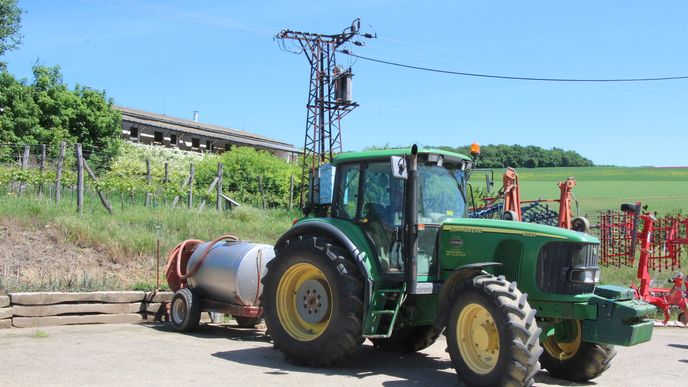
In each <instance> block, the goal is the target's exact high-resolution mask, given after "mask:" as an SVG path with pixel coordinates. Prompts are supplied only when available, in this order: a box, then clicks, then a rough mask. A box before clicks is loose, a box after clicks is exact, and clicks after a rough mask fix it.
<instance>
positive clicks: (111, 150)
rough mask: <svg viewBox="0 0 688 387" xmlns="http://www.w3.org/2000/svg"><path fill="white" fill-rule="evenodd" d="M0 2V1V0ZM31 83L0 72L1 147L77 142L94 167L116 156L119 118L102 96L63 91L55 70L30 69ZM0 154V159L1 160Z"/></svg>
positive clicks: (87, 91) (86, 91) (85, 91)
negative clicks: (5, 144) (31, 72)
mask: <svg viewBox="0 0 688 387" xmlns="http://www.w3.org/2000/svg"><path fill="white" fill-rule="evenodd" d="M0 1H1V0H0ZM33 75H34V79H33V82H32V83H30V84H29V83H27V81H25V80H21V81H20V80H17V79H16V78H14V76H12V75H11V74H9V73H8V72H7V71H0V106H2V108H3V111H2V114H0V136H1V137H2V138H3V141H4V142H6V143H15V144H27V145H37V144H46V145H52V146H51V147H50V149H52V150H56V149H57V144H59V143H60V141H65V142H68V143H76V142H79V143H81V144H83V146H84V154H85V155H86V157H87V158H88V159H89V161H92V162H91V164H92V166H93V167H94V168H98V167H100V166H103V165H104V163H103V161H107V160H110V159H111V158H112V157H113V156H114V155H116V154H117V152H118V150H119V146H120V144H121V141H120V140H119V138H120V136H121V130H122V127H121V115H120V113H119V112H118V111H116V110H115V109H113V108H112V101H111V100H110V99H108V98H107V97H106V95H105V93H104V92H102V91H97V90H92V89H90V88H87V87H84V86H80V85H77V86H76V87H75V88H74V90H69V88H68V87H67V85H66V84H64V82H63V80H62V74H61V73H60V67H59V66H54V67H45V66H41V65H39V64H36V65H34V67H33ZM6 153H7V152H5V154H3V153H0V158H2V157H5V158H6V157H7V154H6Z"/></svg>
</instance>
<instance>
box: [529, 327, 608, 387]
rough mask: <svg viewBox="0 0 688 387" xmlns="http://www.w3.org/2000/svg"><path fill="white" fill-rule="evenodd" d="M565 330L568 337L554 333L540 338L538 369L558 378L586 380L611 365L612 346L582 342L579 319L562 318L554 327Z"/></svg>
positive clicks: (596, 375) (575, 380) (598, 374)
mask: <svg viewBox="0 0 688 387" xmlns="http://www.w3.org/2000/svg"><path fill="white" fill-rule="evenodd" d="M558 328H559V329H561V330H565V331H568V334H567V335H568V336H569V337H570V339H568V340H566V341H564V340H563V339H557V335H556V333H555V334H554V335H552V336H549V337H548V338H547V340H545V341H543V343H542V346H543V347H544V351H543V352H542V355H541V356H540V363H541V364H542V368H544V369H546V370H547V371H548V372H549V373H550V375H552V376H554V377H555V378H559V379H566V380H571V381H574V382H586V381H588V380H591V379H594V378H596V377H598V376H600V375H602V373H603V372H604V371H606V370H607V369H608V368H609V367H610V366H611V361H612V359H613V358H614V356H616V349H614V346H613V345H604V344H596V343H591V342H587V341H583V334H582V329H581V324H580V321H577V320H565V321H564V322H563V323H561V325H560V326H558Z"/></svg>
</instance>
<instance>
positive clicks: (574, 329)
mask: <svg viewBox="0 0 688 387" xmlns="http://www.w3.org/2000/svg"><path fill="white" fill-rule="evenodd" d="M564 324H566V325H565V327H566V328H567V330H569V329H570V332H568V333H569V335H570V336H573V340H570V341H566V342H565V341H559V340H557V338H556V334H555V335H552V336H548V337H547V339H546V340H545V342H544V343H543V347H545V350H546V351H547V353H548V354H549V355H550V356H552V357H553V358H555V359H559V360H567V359H570V358H571V357H573V355H575V354H576V352H578V349H579V348H580V345H581V342H582V341H583V335H582V334H581V326H580V322H579V321H578V320H570V321H566V322H564Z"/></svg>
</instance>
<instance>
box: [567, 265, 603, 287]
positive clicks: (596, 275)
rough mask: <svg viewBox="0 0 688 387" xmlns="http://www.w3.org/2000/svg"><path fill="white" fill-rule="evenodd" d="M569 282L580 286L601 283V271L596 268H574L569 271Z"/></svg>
mask: <svg viewBox="0 0 688 387" xmlns="http://www.w3.org/2000/svg"><path fill="white" fill-rule="evenodd" d="M569 281H570V282H573V283H578V284H596V283H598V282H600V269H599V268H596V267H574V268H572V269H571V270H569Z"/></svg>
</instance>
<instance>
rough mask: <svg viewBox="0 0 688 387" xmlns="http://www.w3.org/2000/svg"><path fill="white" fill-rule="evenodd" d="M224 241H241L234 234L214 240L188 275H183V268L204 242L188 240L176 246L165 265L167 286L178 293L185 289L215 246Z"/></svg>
mask: <svg viewBox="0 0 688 387" xmlns="http://www.w3.org/2000/svg"><path fill="white" fill-rule="evenodd" d="M222 241H227V242H236V241H239V238H238V237H236V236H235V235H232V234H226V235H223V236H221V237H219V238H216V239H213V240H212V241H210V243H208V245H206V247H205V249H204V250H203V252H202V253H201V256H200V257H199V258H198V261H196V263H195V264H194V265H193V266H192V267H191V268H189V270H188V271H187V272H186V273H182V267H186V266H187V264H188V262H189V258H191V255H192V254H193V253H194V252H195V251H196V249H197V248H198V246H199V245H201V244H202V243H203V242H204V241H202V240H199V239H187V240H185V241H183V242H181V243H179V244H178V245H177V246H175V247H174V249H172V251H170V253H169V255H168V256H167V265H165V277H166V278H167V284H168V285H169V286H170V289H172V290H173V291H175V292H176V291H177V290H179V289H181V288H185V287H186V279H187V278H188V277H190V276H191V275H193V274H194V273H195V272H196V271H198V269H199V268H200V267H201V265H202V264H203V261H204V260H205V258H206V257H207V256H208V254H209V253H210V250H211V249H212V248H213V246H215V245H216V244H218V243H219V242H222Z"/></svg>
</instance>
